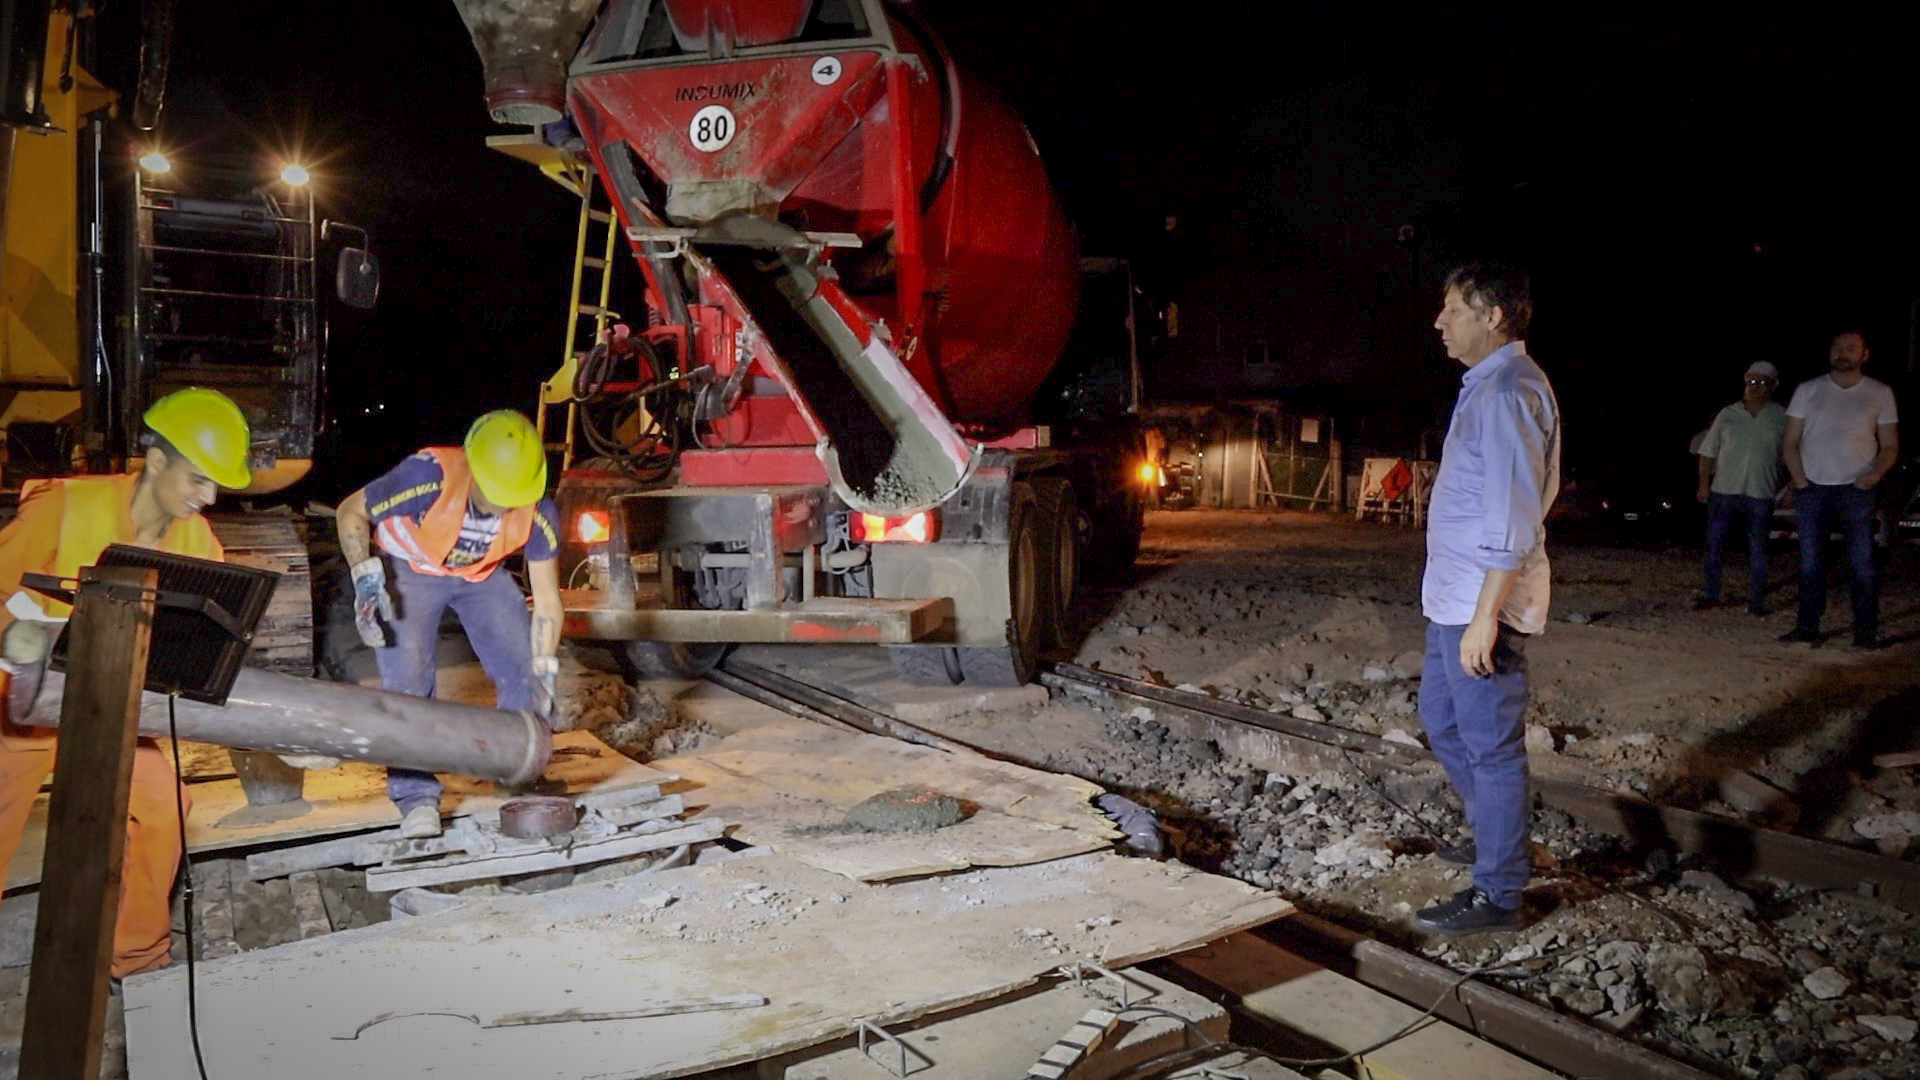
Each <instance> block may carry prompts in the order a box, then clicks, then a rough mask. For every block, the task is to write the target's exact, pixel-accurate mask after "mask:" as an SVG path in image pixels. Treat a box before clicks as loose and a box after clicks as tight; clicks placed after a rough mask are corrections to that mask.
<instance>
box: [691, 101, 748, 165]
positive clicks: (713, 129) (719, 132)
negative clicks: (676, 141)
mask: <svg viewBox="0 0 1920 1080" xmlns="http://www.w3.org/2000/svg"><path fill="white" fill-rule="evenodd" d="M737 126H738V125H736V123H735V122H734V119H733V110H731V109H729V108H727V107H726V106H725V105H708V106H707V107H706V108H703V109H701V110H700V111H699V112H697V113H694V114H693V121H692V122H691V123H689V124H688V125H687V138H688V139H691V140H692V141H693V148H694V149H695V150H704V151H706V152H707V153H709V154H711V153H713V152H714V151H716V150H719V149H720V148H722V147H724V146H726V145H727V144H728V143H730V142H732V141H733V132H734V129H735V127H737Z"/></svg>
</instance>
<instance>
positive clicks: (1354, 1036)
mask: <svg viewBox="0 0 1920 1080" xmlns="http://www.w3.org/2000/svg"><path fill="white" fill-rule="evenodd" d="M1172 963H1173V964H1174V966H1176V967H1178V968H1180V969H1181V970H1183V971H1186V972H1189V973H1191V974H1193V975H1196V976H1198V977H1199V978H1200V979H1202V980H1204V981H1205V982H1206V983H1208V984H1210V985H1212V986H1215V987H1218V988H1219V989H1220V990H1221V991H1224V992H1225V993H1227V994H1229V995H1230V996H1232V997H1233V998H1234V999H1236V1000H1237V1002H1238V1006H1239V1008H1240V1009H1241V1010H1243V1011H1245V1012H1247V1013H1250V1014H1252V1015H1254V1016H1257V1017H1259V1018H1261V1019H1262V1020H1266V1021H1268V1022H1270V1023H1272V1024H1274V1025H1276V1026H1278V1027H1280V1028H1283V1029H1285V1030H1288V1031H1293V1032H1297V1033H1299V1034H1301V1035H1304V1036H1306V1038H1307V1039H1308V1040H1309V1042H1310V1044H1314V1043H1317V1044H1320V1045H1324V1046H1327V1047H1330V1048H1332V1050H1333V1052H1334V1053H1335V1054H1345V1053H1352V1052H1354V1051H1357V1050H1363V1049H1366V1048H1367V1047H1369V1046H1373V1045H1374V1044H1376V1043H1378V1042H1380V1041H1381V1040H1382V1039H1385V1038H1387V1036H1389V1035H1392V1034H1394V1033H1395V1032H1398V1031H1401V1030H1403V1029H1405V1028H1407V1027H1408V1026H1409V1025H1411V1024H1412V1023H1413V1022H1414V1021H1415V1020H1418V1019H1419V1018H1420V1013H1421V1010H1420V1009H1419V1008H1415V1007H1414V1006H1412V1005H1407V1004H1404V1003H1402V1002H1400V1001H1398V1000H1396V999H1394V998H1393V997H1390V996H1389V995H1387V994H1383V993H1381V992H1380V991H1378V990H1374V989H1372V988H1370V987H1367V986H1363V985H1361V984H1360V983H1358V982H1356V981H1354V980H1352V979H1349V978H1347V977H1346V976H1344V975H1341V974H1339V973H1338V972H1334V971H1329V970H1327V969H1326V968H1324V967H1321V966H1320V965H1319V964H1316V963H1314V962H1313V961H1311V960H1308V959H1306V958H1304V957H1301V956H1299V955H1297V954H1295V953H1292V952H1289V951H1287V950H1285V949H1282V948H1280V947H1279V946H1278V945H1275V944H1273V943H1272V942H1270V941H1267V940H1265V939H1264V938H1261V937H1260V936H1258V935H1256V934H1239V935H1237V936H1235V937H1234V938H1233V940H1231V941H1228V942H1223V943H1221V944H1219V945H1216V946H1214V947H1212V948H1207V949H1199V950H1195V951H1193V952H1190V953H1186V954H1184V955H1182V956H1179V957H1177V958H1175V959H1174V960H1173V961H1172ZM1360 1067H1361V1070H1362V1072H1361V1075H1368V1074H1367V1072H1366V1070H1367V1069H1368V1068H1369V1067H1372V1068H1373V1069H1374V1070H1375V1071H1376V1072H1377V1073H1380V1074H1383V1075H1389V1076H1409V1077H1420V1078H1421V1080H1553V1078H1554V1077H1555V1076H1557V1075H1559V1074H1557V1073H1554V1072H1551V1071H1549V1070H1547V1069H1543V1068H1541V1067H1540V1066H1538V1065H1535V1064H1533V1063H1532V1062H1530V1061H1527V1060H1525V1059H1524V1058H1520V1057H1518V1056H1516V1055H1514V1054H1512V1053H1509V1052H1508V1051H1506V1050H1502V1049H1501V1048H1499V1047H1497V1046H1495V1045H1493V1044H1492V1043H1490V1042H1486V1041H1484V1040H1482V1039H1481V1038H1480V1037H1479V1036H1477V1035H1475V1034H1473V1033H1472V1032H1469V1031H1463V1030H1461V1029H1460V1028H1457V1027H1454V1026H1453V1025H1452V1024H1449V1023H1446V1022H1445V1021H1442V1020H1431V1021H1428V1022H1427V1023H1424V1024H1421V1025H1420V1026H1418V1027H1415V1028H1414V1029H1413V1030H1412V1031H1409V1032H1407V1034H1406V1035H1405V1036H1404V1037H1402V1038H1399V1039H1396V1040H1394V1041H1393V1042H1390V1043H1388V1044H1387V1045H1385V1046H1382V1047H1380V1048H1379V1049H1377V1050H1374V1051H1372V1052H1371V1053H1368V1054H1366V1055H1365V1056H1363V1057H1362V1058H1361V1059H1360Z"/></svg>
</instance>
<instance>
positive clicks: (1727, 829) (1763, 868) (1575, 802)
mask: <svg viewBox="0 0 1920 1080" xmlns="http://www.w3.org/2000/svg"><path fill="white" fill-rule="evenodd" d="M1040 679H1041V681H1042V682H1043V683H1046V684H1047V685H1049V686H1057V687H1060V688H1062V689H1063V690H1066V691H1068V692H1078V693H1081V694H1083V695H1084V694H1094V695H1105V696H1108V697H1112V698H1115V699H1117V700H1119V701H1121V702H1129V701H1132V702H1139V703H1141V704H1144V705H1146V706H1148V707H1149V708H1153V709H1154V710H1155V711H1156V713H1160V712H1163V711H1166V710H1171V711H1172V712H1173V713H1174V714H1175V715H1174V718H1176V719H1182V720H1186V721H1188V722H1189V728H1190V730H1192V731H1194V733H1196V734H1198V733H1206V735H1207V737H1210V738H1216V739H1218V740H1219V741H1220V742H1221V745H1222V749H1227V748H1229V747H1231V748H1233V749H1236V750H1238V751H1240V752H1242V753H1247V751H1248V748H1247V747H1246V745H1245V742H1246V740H1245V737H1244V734H1243V732H1238V731H1236V730H1234V729H1235V728H1236V727H1240V728H1246V727H1252V728H1255V729H1257V730H1258V731H1259V732H1260V733H1261V734H1262V736H1263V737H1264V738H1265V739H1266V740H1267V741H1268V742H1271V743H1277V744H1278V745H1279V752H1278V754H1277V756H1278V757H1280V758H1283V759H1292V760H1295V761H1297V760H1298V759H1299V758H1302V757H1304V758H1307V759H1309V760H1310V761H1313V762H1316V763H1318V762H1328V763H1337V762H1339V761H1340V760H1341V759H1343V758H1345V759H1347V763H1348V764H1351V763H1352V757H1353V756H1358V755H1364V756H1366V757H1370V758H1373V759H1374V760H1376V761H1378V762H1380V763H1381V764H1384V765H1409V764H1418V763H1423V762H1430V761H1433V760H1434V759H1433V755H1432V752H1431V751H1428V750H1426V749H1425V748H1420V747H1412V746H1406V745H1403V744H1400V743H1390V742H1387V741H1386V740H1384V739H1377V738H1375V737H1373V736H1371V735H1367V734H1364V733H1361V732H1356V731H1352V730H1349V729H1346V728H1341V727H1339V726H1337V725H1334V724H1327V723H1322V722H1319V721H1312V720H1302V719H1300V718H1298V717H1292V716H1281V715H1278V714H1276V713H1269V712H1266V711H1265V710H1262V709H1255V708H1251V707H1249V706H1245V705H1237V704H1234V703H1233V702H1228V701H1221V700H1219V699H1217V698H1213V697H1209V696H1207V695H1205V694H1197V693H1194V692H1192V691H1188V690H1173V689H1169V688H1167V687H1164V686H1159V685H1156V684H1154V683H1149V682H1143V681H1141V680H1139V679H1130V678H1127V677H1125V676H1122V675H1114V674H1111V673H1109V672H1103V671H1092V670H1089V669H1087V668H1082V667H1079V666H1077V665H1073V664H1061V663H1055V664H1049V665H1047V666H1046V669H1045V670H1044V671H1043V672H1042V674H1041V676H1040ZM1258 750H1259V748H1258V747H1255V748H1254V752H1255V753H1256V754H1257V753H1258ZM1249 756H1252V755H1249ZM1253 759H1254V760H1256V761H1257V760H1259V758H1258V757H1254V758H1253ZM1533 788H1534V791H1535V793H1537V794H1538V795H1539V796H1540V797H1541V798H1542V799H1543V800H1545V801H1546V803H1547V804H1548V805H1550V806H1553V807H1555V808H1556V809H1559V810H1563V811H1565V812H1567V813H1568V814H1570V815H1572V816H1573V817H1575V818H1577V819H1579V820H1580V821H1582V822H1584V823H1586V824H1587V825H1589V826H1591V827H1593V828H1596V829H1599V830H1600V831H1602V832H1607V833H1612V834H1614V835H1616V836H1620V837H1624V838H1626V839H1627V840H1628V841H1629V842H1630V843H1631V845H1632V847H1633V849H1634V850H1638V851H1650V850H1655V849H1659V848H1672V849H1673V850H1676V851H1678V852H1681V853H1683V854H1689V855H1699V856H1702V857H1704V858H1706V859H1707V860H1709V861H1710V862H1712V863H1713V864H1714V865H1715V866H1717V867H1719V868H1720V869H1721V870H1723V871H1724V872H1725V873H1727V874H1728V875H1730V876H1733V877H1736V878H1737V877H1745V876H1754V875H1759V876H1764V877H1772V878H1777V879H1779V880H1781V881H1787V882H1792V883H1793V884H1796V885H1803V886H1806V887H1808V888H1813V889H1845V890H1848V891H1851V892H1857V893H1860V894H1862V895H1865V896H1877V897H1880V898H1881V899H1884V900H1886V901H1888V902H1889V903H1893V904H1895V905H1898V906H1900V907H1903V908H1907V909H1909V910H1911V909H1912V908H1913V907H1914V906H1916V905H1920V864H1915V863H1910V862H1906V861H1904V860H1900V859H1891V858H1888V857H1886V856H1884V855H1880V854H1877V853H1874V852H1870V851H1862V850H1860V849H1859V848H1853V847H1847V846H1845V845H1843V844H1835V843H1831V842H1829V841H1826V840H1817V839H1814V838H1812V837H1807V836H1799V835H1797V834H1794V833H1789V832H1782V831H1780V830H1778V829H1769V828H1765V827H1763V826H1757V825H1750V824H1748V823H1746V822H1744V821H1736V820H1734V819H1732V818H1724V817H1719V816H1717V815H1713V814H1705V813H1701V812H1699V811H1695V810H1683V809H1681V808H1679V807H1674V806H1664V805H1661V804H1659V803H1655V802H1651V801H1649V800H1646V799H1642V798H1640V797H1638V796H1635V795H1628V794H1624V793H1621V792H1617V791H1609V790H1607V789H1606V788H1599V787H1594V786H1593V785H1591V784H1582V783H1579V782H1578V781H1573V780H1566V779H1562V778H1559V777H1546V776H1535V777H1534V778H1533Z"/></svg>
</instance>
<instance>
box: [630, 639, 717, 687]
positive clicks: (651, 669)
mask: <svg viewBox="0 0 1920 1080" xmlns="http://www.w3.org/2000/svg"><path fill="white" fill-rule="evenodd" d="M732 648H733V646H732V645H726V644H714V643H711V642H684V641H626V642H621V648H619V649H618V650H616V651H615V653H614V655H615V656H617V657H619V659H620V666H621V667H622V668H625V669H626V674H627V677H628V678H629V679H703V678H705V677H706V675H707V672H709V671H712V670H713V669H714V668H716V667H719V666H720V661H722V660H725V659H726V658H727V653H728V652H729V651H730V650H732Z"/></svg>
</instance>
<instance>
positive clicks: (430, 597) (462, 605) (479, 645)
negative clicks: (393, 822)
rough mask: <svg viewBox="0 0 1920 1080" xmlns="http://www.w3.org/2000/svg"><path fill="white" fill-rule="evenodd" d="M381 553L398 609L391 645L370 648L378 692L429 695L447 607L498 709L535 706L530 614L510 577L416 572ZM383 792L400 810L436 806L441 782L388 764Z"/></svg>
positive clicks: (499, 572)
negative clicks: (490, 685)
mask: <svg viewBox="0 0 1920 1080" xmlns="http://www.w3.org/2000/svg"><path fill="white" fill-rule="evenodd" d="M382 558H383V560H384V561H385V562H386V564H387V588H388V589H389V590H390V592H391V593H392V596H393V606H394V614H395V618H394V620H393V622H392V623H391V624H390V625H389V626H388V630H389V631H391V634H392V641H393V644H391V645H389V646H387V647H385V648H380V649H375V650H373V656H374V660H375V661H376V662H378V663H379V665H380V686H381V688H382V689H384V690H388V691H390V692H392V693H396V694H411V695H412V696H414V697H432V696H433V689H434V665H433V656H434V652H435V651H436V646H437V645H438V644H439V641H440V617H441V616H442V615H444V614H445V613H446V610H447V609H448V608H452V609H453V613H454V614H455V615H457V616H459V618H460V626H461V627H462V628H463V629H464V630H466V632H467V641H468V642H469V643H471V644H472V645H473V651H474V654H475V655H477V656H478V657H479V658H480V666H481V667H482V668H484V669H486V672H487V678H489V679H491V680H493V685H494V692H495V695H496V699H495V704H496V707H498V708H501V709H531V708H533V617H532V615H531V614H529V613H528V611H527V598H526V597H525V596H523V595H521V593H520V587H519V586H518V585H515V584H514V582H513V576H512V575H511V574H508V573H507V572H506V571H505V570H495V571H494V573H493V576H491V577H489V578H487V579H486V580H485V581H467V580H466V579H464V578H457V577H437V576H434V575H432V574H421V573H417V572H415V571H414V570H413V568H411V567H409V566H408V565H407V564H406V563H404V562H401V561H399V560H398V559H392V558H386V557H384V556H383V557H382ZM387 797H388V798H390V799H392V800H393V801H394V805H396V806H398V807H399V808H400V812H401V813H402V814H404V813H406V812H407V811H409V810H411V809H413V808H414V807H416V806H438V805H439V804H440V780H439V779H438V778H437V777H435V776H434V775H433V774H432V773H428V772H415V771H413V770H411V769H388V770H387Z"/></svg>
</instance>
